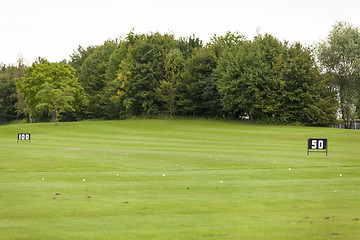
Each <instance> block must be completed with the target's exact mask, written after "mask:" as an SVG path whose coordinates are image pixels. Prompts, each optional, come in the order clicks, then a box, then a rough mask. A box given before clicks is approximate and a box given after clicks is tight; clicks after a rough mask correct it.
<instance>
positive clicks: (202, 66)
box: [179, 45, 221, 117]
mask: <svg viewBox="0 0 360 240" xmlns="http://www.w3.org/2000/svg"><path fill="white" fill-rule="evenodd" d="M217 61H218V58H217V56H216V54H215V52H214V47H213V46H211V45H209V46H207V47H204V48H201V49H197V50H195V51H194V54H193V56H192V57H191V58H189V59H187V61H186V65H185V68H184V72H183V75H182V80H181V82H180V86H179V90H180V95H181V98H180V101H179V105H180V107H181V113H182V114H184V115H193V116H195V115H200V116H212V117H215V116H218V115H220V113H221V105H220V95H219V93H218V90H217V84H216V78H215V77H214V76H213V73H214V70H215V69H216V67H217Z"/></svg>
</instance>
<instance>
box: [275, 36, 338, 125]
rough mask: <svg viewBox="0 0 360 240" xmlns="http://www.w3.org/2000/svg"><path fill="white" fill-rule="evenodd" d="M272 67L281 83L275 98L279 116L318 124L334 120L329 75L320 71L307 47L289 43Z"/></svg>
mask: <svg viewBox="0 0 360 240" xmlns="http://www.w3.org/2000/svg"><path fill="white" fill-rule="evenodd" d="M274 71H275V73H276V75H275V76H274V78H275V79H278V80H279V82H281V84H282V85H281V95H280V98H277V102H278V103H280V104H281V106H280V111H278V113H280V114H279V115H278V116H279V118H280V120H282V121H285V122H290V123H293V122H300V123H304V124H307V125H320V126H327V125H331V124H334V123H335V113H336V106H337V104H336V100H335V92H334V91H333V90H332V88H331V87H330V84H329V81H328V80H329V79H328V78H327V77H326V76H324V75H320V72H319V70H318V68H317V66H316V63H315V60H314V58H313V57H312V51H311V49H309V48H305V47H303V46H302V45H301V44H300V43H296V44H294V45H292V46H290V47H289V48H288V49H287V51H286V53H284V54H283V55H280V56H279V57H278V59H277V62H276V65H275V67H274Z"/></svg>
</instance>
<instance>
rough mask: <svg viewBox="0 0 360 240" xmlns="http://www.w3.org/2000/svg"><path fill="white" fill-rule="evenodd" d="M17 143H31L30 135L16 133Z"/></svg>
mask: <svg viewBox="0 0 360 240" xmlns="http://www.w3.org/2000/svg"><path fill="white" fill-rule="evenodd" d="M19 141H28V142H31V139H30V133H18V139H17V142H19Z"/></svg>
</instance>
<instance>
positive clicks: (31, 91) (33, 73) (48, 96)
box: [17, 59, 86, 123]
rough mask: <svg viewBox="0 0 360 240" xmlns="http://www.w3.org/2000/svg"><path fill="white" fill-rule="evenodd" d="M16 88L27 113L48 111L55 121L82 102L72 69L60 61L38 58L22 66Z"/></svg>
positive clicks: (80, 92) (82, 95) (80, 91)
mask: <svg viewBox="0 0 360 240" xmlns="http://www.w3.org/2000/svg"><path fill="white" fill-rule="evenodd" d="M17 88H18V90H19V91H20V92H22V93H23V95H24V97H25V101H26V103H27V111H28V112H29V113H30V115H34V114H37V115H38V116H39V115H40V114H41V113H43V112H44V111H45V112H49V113H51V114H52V117H53V120H54V121H55V122H56V123H57V120H58V117H59V115H60V114H61V113H63V112H65V111H78V110H79V107H80V106H82V105H85V103H86V98H85V95H84V93H83V88H82V87H81V86H80V84H79V83H78V81H77V78H76V76H75V69H74V68H72V67H71V66H70V65H68V64H64V63H50V62H48V61H47V60H44V59H39V60H38V61H37V62H35V63H33V64H32V66H31V67H28V68H27V69H26V74H25V77H23V78H22V79H18V82H17Z"/></svg>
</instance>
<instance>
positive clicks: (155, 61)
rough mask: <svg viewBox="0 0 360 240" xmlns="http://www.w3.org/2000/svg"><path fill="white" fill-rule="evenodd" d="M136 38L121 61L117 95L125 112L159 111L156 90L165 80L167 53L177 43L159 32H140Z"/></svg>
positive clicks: (160, 108) (134, 113) (159, 103)
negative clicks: (119, 88)
mask: <svg viewBox="0 0 360 240" xmlns="http://www.w3.org/2000/svg"><path fill="white" fill-rule="evenodd" d="M135 41H136V42H135V43H134V44H132V45H131V46H130V47H129V49H128V52H127V54H126V58H125V59H124V60H123V61H122V62H121V64H120V70H119V74H118V81H120V84H119V86H123V87H122V90H121V94H120V95H122V99H123V104H124V106H125V108H126V109H127V114H128V115H143V114H146V115H148V114H151V115H152V114H158V113H160V112H161V111H162V109H163V105H162V100H161V99H159V95H158V93H157V92H156V89H158V88H159V87H160V81H161V80H164V79H166V76H165V71H164V69H165V59H166V55H167V53H168V52H169V51H170V50H171V49H173V48H175V44H176V42H175V39H174V36H173V35H169V34H164V35H161V34H159V33H152V34H150V35H143V36H142V38H139V37H138V38H136V40H135Z"/></svg>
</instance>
